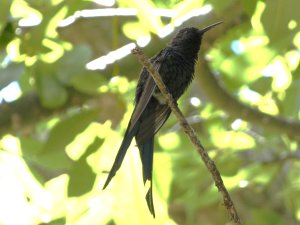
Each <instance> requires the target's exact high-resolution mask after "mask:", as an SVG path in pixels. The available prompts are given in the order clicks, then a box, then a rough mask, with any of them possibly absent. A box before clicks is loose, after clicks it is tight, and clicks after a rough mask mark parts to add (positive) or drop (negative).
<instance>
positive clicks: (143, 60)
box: [132, 48, 242, 225]
mask: <svg viewBox="0 0 300 225" xmlns="http://www.w3.org/2000/svg"><path fill="white" fill-rule="evenodd" d="M132 53H133V54H134V55H136V56H137V57H138V59H139V61H140V62H141V64H142V65H143V66H144V67H145V68H146V69H147V70H148V72H149V73H150V75H151V76H152V77H153V79H154V81H155V83H156V84H157V86H158V88H159V90H160V91H161V93H162V94H163V96H164V97H165V98H166V100H167V102H168V105H169V107H170V108H171V109H172V111H173V113H174V114H175V116H176V117H177V119H178V120H179V123H180V125H181V126H182V128H183V130H184V132H185V133H186V134H187V135H188V136H189V138H190V140H191V142H192V143H193V144H194V146H195V147H196V149H197V151H198V153H199V154H200V156H201V158H202V160H203V161H204V163H205V165H206V167H207V169H208V170H209V172H210V173H211V174H212V176H213V179H214V181H215V185H216V186H217V188H218V190H219V192H220V193H221V194H222V197H223V201H224V205H225V207H226V208H227V210H228V212H229V214H230V217H231V219H232V221H233V222H234V223H235V224H238V225H242V222H241V220H240V218H239V215H238V213H237V210H236V209H235V206H234V204H233V201H232V200H231V198H230V195H229V193H228V191H227V189H226V188H225V186H224V183H223V180H222V177H221V175H220V172H219V171H218V169H217V167H216V165H215V163H214V161H213V160H212V159H211V158H210V157H209V156H208V154H207V152H206V151H205V149H204V147H203V146H202V145H201V143H200V141H199V140H198V138H197V136H196V133H195V131H194V130H193V128H192V127H191V126H190V125H189V124H188V122H187V121H186V119H185V118H184V116H183V114H182V112H181V111H180V110H179V108H178V107H177V103H176V101H175V100H174V98H173V97H172V95H171V94H170V93H169V92H168V90H167V88H166V86H165V84H164V83H163V81H162V79H161V76H160V75H159V73H158V71H157V70H155V69H154V67H153V65H152V64H151V63H150V61H149V60H148V59H147V58H146V57H145V55H144V53H143V52H142V50H141V49H140V48H135V49H133V50H132Z"/></svg>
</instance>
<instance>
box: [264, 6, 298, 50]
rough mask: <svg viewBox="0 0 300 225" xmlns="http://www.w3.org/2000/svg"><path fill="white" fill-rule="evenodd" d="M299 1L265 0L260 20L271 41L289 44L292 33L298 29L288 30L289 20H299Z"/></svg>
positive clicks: (283, 44)
mask: <svg viewBox="0 0 300 225" xmlns="http://www.w3.org/2000/svg"><path fill="white" fill-rule="evenodd" d="M299 8H300V1H298V0H266V8H265V11H264V12H263V14H262V18H261V22H262V24H263V26H264V29H265V31H266V33H267V35H268V36H269V38H270V41H271V43H276V45H277V46H278V45H280V46H283V47H284V46H285V47H286V46H289V43H291V41H292V39H293V37H294V35H295V34H296V32H297V31H299V26H298V28H297V29H294V30H290V29H289V27H288V25H289V23H290V22H291V21H295V22H299V21H300V13H299Z"/></svg>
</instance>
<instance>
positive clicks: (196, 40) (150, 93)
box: [103, 21, 222, 217]
mask: <svg viewBox="0 0 300 225" xmlns="http://www.w3.org/2000/svg"><path fill="white" fill-rule="evenodd" d="M220 23H222V21H220V22H217V23H214V24H212V25H209V26H207V27H205V28H203V29H198V28H195V27H187V28H183V29H181V30H179V31H178V33H177V34H176V35H175V36H174V37H173V39H172V40H171V41H170V43H169V44H168V45H167V47H166V48H164V49H162V50H161V51H160V52H159V53H158V54H156V55H155V56H153V57H152V58H151V59H150V62H151V63H152V64H153V66H154V68H155V69H156V70H157V71H158V72H159V74H160V76H161V78H162V80H163V82H164V84H165V85H166V87H167V89H168V91H169V92H170V93H171V95H172V96H173V98H174V99H175V100H176V101H177V100H178V99H179V97H180V96H181V95H182V94H183V93H184V91H185V90H186V89H187V87H188V86H189V84H190V83H191V82H192V80H193V78H194V67H195V64H196V61H197V59H198V52H199V50H200V46H201V41H202V37H203V35H204V34H205V32H207V31H208V30H210V29H211V28H213V27H215V26H217V25H219V24H220ZM170 114H171V109H170V107H169V106H168V104H167V102H166V100H165V99H164V97H163V96H162V94H161V92H160V91H159V89H158V87H157V86H156V84H155V82H154V80H153V78H152V77H151V75H150V74H149V72H148V71H147V70H146V69H145V68H143V69H142V71H141V73H140V77H139V80H138V83H137V87H136V93H135V108H134V110H133V113H132V115H131V118H130V120H129V123H128V126H127V129H126V132H125V135H124V139H123V141H122V143H121V146H120V148H119V151H118V153H117V156H116V158H115V161H114V163H113V166H112V168H111V170H110V172H109V174H108V177H107V179H106V182H105V184H104V186H103V189H105V188H106V187H107V185H108V184H109V183H110V181H111V179H112V178H113V177H114V176H115V174H116V172H117V171H118V170H119V168H120V167H121V164H122V161H123V159H124V157H125V154H126V152H127V149H128V148H129V146H130V144H131V142H132V139H133V137H135V140H136V144H137V147H138V149H139V153H140V158H141V162H142V170H143V171H142V172H143V181H144V184H145V183H146V181H149V182H150V187H149V189H148V191H147V194H146V197H145V198H146V202H147V205H148V208H149V211H150V213H151V214H152V215H153V217H155V211H154V204H153V196H152V166H153V150H154V135H155V134H156V133H157V132H158V130H159V129H160V128H161V127H162V126H163V125H164V123H165V122H166V121H167V119H168V118H169V116H170Z"/></svg>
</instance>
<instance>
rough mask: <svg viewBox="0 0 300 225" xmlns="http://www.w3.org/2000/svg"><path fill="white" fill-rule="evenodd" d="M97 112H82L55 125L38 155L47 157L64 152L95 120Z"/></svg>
mask: <svg viewBox="0 0 300 225" xmlns="http://www.w3.org/2000/svg"><path fill="white" fill-rule="evenodd" d="M98 115H99V110H84V111H81V112H79V113H76V114H74V115H72V116H70V117H68V118H66V119H64V120H62V121H61V122H59V123H57V124H56V125H55V126H54V127H53V129H52V130H51V131H50V134H49V137H48V139H47V142H46V143H45V145H44V147H43V149H42V150H41V152H40V154H43V155H47V154H51V153H53V152H64V151H65V147H66V146H67V145H68V144H69V143H70V142H72V141H73V140H74V138H75V137H76V136H77V135H78V134H79V133H81V132H82V131H84V130H85V128H87V126H88V125H89V124H90V123H91V122H93V121H95V120H96V118H97V116H98Z"/></svg>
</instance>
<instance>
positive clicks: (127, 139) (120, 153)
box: [103, 123, 138, 189]
mask: <svg viewBox="0 0 300 225" xmlns="http://www.w3.org/2000/svg"><path fill="white" fill-rule="evenodd" d="M129 127H130V126H129V125H128V128H127V130H126V132H125V136H124V139H123V141H122V144H121V147H120V149H119V151H118V154H117V156H116V158H115V161H114V164H113V166H112V168H111V170H110V172H109V174H108V177H107V179H106V182H105V184H104V186H103V189H105V188H106V187H107V185H108V184H109V182H110V181H111V179H112V178H113V177H114V176H115V174H116V172H117V171H118V170H119V168H120V166H121V164H122V162H123V159H124V157H125V154H126V152H127V149H128V148H129V146H130V144H131V141H132V139H133V137H134V136H135V135H136V133H137V130H138V123H136V124H135V125H134V127H133V128H132V129H131V130H130V131H129V130H128V129H129Z"/></svg>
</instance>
